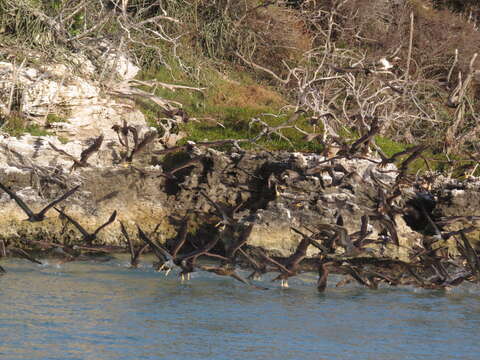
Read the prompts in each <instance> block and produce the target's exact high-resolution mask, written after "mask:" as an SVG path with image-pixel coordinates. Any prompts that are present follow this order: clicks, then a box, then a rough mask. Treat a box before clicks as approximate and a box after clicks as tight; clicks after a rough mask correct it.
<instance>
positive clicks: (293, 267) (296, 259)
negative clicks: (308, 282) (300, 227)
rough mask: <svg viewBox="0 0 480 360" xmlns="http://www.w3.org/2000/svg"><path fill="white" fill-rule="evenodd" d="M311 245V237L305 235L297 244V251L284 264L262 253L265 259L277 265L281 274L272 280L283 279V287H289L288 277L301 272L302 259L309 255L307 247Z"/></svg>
mask: <svg viewBox="0 0 480 360" xmlns="http://www.w3.org/2000/svg"><path fill="white" fill-rule="evenodd" d="M309 245H310V238H308V237H304V238H303V239H302V240H301V241H300V243H299V244H298V246H297V249H296V250H295V252H294V253H293V254H292V255H291V256H290V257H288V258H287V259H286V260H285V262H284V264H281V263H279V262H278V261H276V260H274V259H272V258H271V257H269V256H267V255H265V254H262V256H263V257H264V258H265V260H267V261H269V262H270V263H272V264H273V265H274V266H276V267H277V268H278V269H279V270H280V272H281V274H280V275H278V276H277V277H276V278H274V279H273V280H272V281H277V280H281V285H280V286H281V287H282V288H288V278H289V277H292V276H296V275H297V274H298V272H299V270H300V269H299V267H300V263H301V262H302V260H303V259H304V258H305V257H306V256H307V249H308V246H309Z"/></svg>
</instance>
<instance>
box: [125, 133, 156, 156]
mask: <svg viewBox="0 0 480 360" xmlns="http://www.w3.org/2000/svg"><path fill="white" fill-rule="evenodd" d="M156 137H157V132H156V131H152V132H150V133H148V134H146V135H145V136H144V137H143V140H142V141H141V142H140V143H139V144H138V145H137V146H135V148H134V149H133V150H132V153H131V154H130V156H129V157H128V159H127V160H128V161H132V159H133V156H134V155H136V154H138V153H139V152H141V151H142V150H144V149H145V147H146V146H147V145H148V144H150V143H151V142H152V141H153V140H154V139H155V138H156Z"/></svg>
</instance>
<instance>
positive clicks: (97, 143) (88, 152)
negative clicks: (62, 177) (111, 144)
mask: <svg viewBox="0 0 480 360" xmlns="http://www.w3.org/2000/svg"><path fill="white" fill-rule="evenodd" d="M102 142H103V135H100V136H99V137H97V138H96V139H95V140H94V142H93V143H92V145H90V146H89V147H87V148H86V149H85V150H83V151H82V153H81V154H80V160H77V159H76V158H75V157H74V156H72V155H70V154H69V153H67V152H66V151H64V150H62V149H59V148H57V147H56V146H55V145H53V144H52V143H51V142H49V143H48V145H50V147H51V148H52V149H53V150H55V151H56V152H58V153H60V154H62V155H65V156H66V157H68V158H69V159H70V160H72V161H73V165H72V167H71V169H70V170H71V171H73V170H75V169H76V168H79V167H86V166H89V165H88V163H87V160H88V159H89V158H90V157H91V156H92V155H93V154H94V153H95V152H96V151H98V150H99V149H100V147H101V146H102Z"/></svg>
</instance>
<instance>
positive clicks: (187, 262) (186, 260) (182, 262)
mask: <svg viewBox="0 0 480 360" xmlns="http://www.w3.org/2000/svg"><path fill="white" fill-rule="evenodd" d="M137 229H138V235H139V237H140V239H142V240H143V241H144V242H145V243H147V244H148V245H150V248H151V249H152V250H153V252H154V254H155V256H157V258H158V259H159V260H160V263H159V264H160V265H159V266H158V267H157V269H158V270H159V271H162V270H165V275H168V273H169V272H170V271H171V269H172V268H175V267H177V268H179V269H180V270H181V272H180V273H179V275H180V277H181V280H182V281H183V280H184V279H185V278H187V280H189V278H190V273H192V272H194V271H195V262H196V260H197V259H198V258H199V257H200V256H202V255H207V256H215V257H218V258H221V259H222V260H227V258H225V257H223V256H220V255H214V254H210V253H209V251H210V250H211V249H212V248H213V247H214V246H215V245H216V244H217V242H218V241H219V240H220V237H219V236H218V235H217V236H214V237H213V238H212V240H210V241H209V242H208V243H207V244H205V245H204V247H203V248H199V249H196V250H194V251H192V252H190V253H187V254H185V255H182V256H179V255H178V254H177V252H178V250H176V249H174V250H173V252H172V253H174V254H175V256H173V255H172V254H171V253H170V252H168V250H167V249H165V248H164V247H163V246H161V245H159V244H157V243H154V242H153V241H152V240H150V239H149V238H148V236H147V235H146V234H145V232H144V231H143V230H142V229H141V228H140V226H139V225H137ZM180 236H181V237H183V235H182V232H181V233H180ZM185 238H186V235H185ZM180 242H182V240H181V241H180ZM177 247H178V246H177ZM177 247H176V248H177ZM178 249H179V248H178Z"/></svg>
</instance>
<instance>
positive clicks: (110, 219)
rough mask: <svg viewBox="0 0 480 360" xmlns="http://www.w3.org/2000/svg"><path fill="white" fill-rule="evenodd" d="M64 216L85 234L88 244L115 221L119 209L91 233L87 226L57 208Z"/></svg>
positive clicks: (84, 237)
mask: <svg viewBox="0 0 480 360" xmlns="http://www.w3.org/2000/svg"><path fill="white" fill-rule="evenodd" d="M55 210H57V211H58V212H59V213H60V214H61V215H62V216H64V217H65V218H66V219H67V220H68V221H69V222H71V223H72V224H73V225H74V226H75V227H76V228H77V230H78V231H80V233H81V234H82V235H83V240H84V241H85V242H86V243H87V244H88V245H92V244H93V241H94V240H95V239H96V238H97V235H98V233H99V232H100V231H101V230H102V229H103V228H104V227H106V226H108V225H110V224H111V223H112V222H114V221H115V218H116V217H117V211H116V210H115V211H114V212H113V213H112V215H110V218H109V219H108V220H107V222H106V223H104V224H102V225H100V226H99V227H98V228H97V229H96V230H95V231H94V232H93V233H89V232H88V231H87V230H85V228H84V227H83V226H82V225H80V224H79V223H78V222H77V221H75V220H74V219H72V218H71V217H70V216H68V215H67V214H65V213H64V212H63V211H62V210H60V209H57V208H55Z"/></svg>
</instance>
